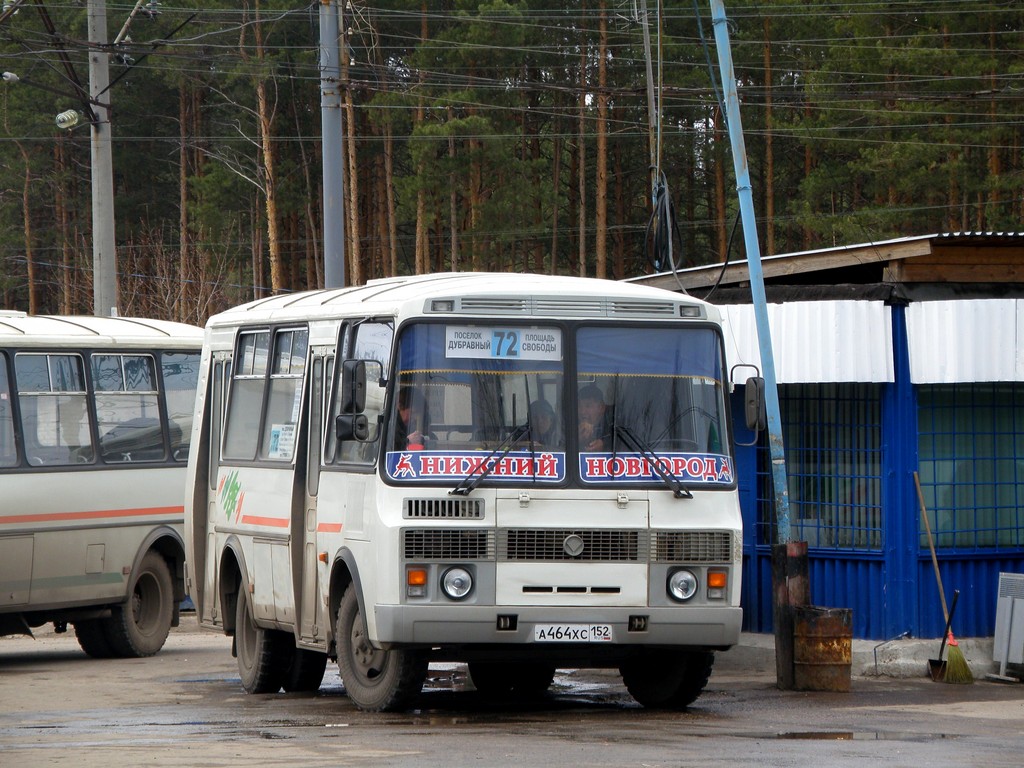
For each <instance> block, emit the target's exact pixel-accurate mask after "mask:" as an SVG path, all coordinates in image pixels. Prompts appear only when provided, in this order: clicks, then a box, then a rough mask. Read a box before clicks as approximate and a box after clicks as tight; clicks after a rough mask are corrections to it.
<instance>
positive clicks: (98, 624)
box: [75, 619, 114, 659]
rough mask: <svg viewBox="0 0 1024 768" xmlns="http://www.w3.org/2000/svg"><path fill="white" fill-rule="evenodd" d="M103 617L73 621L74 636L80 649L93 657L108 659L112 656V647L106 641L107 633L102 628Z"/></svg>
mask: <svg viewBox="0 0 1024 768" xmlns="http://www.w3.org/2000/svg"><path fill="white" fill-rule="evenodd" d="M103 621H104V620H103V619H83V620H82V621H76V622H75V637H76V638H78V644H79V645H80V646H81V647H82V650H83V651H85V652H86V653H87V654H89V655H90V656H92V657H93V658H94V659H109V658H112V657H113V656H114V649H113V648H111V647H110V643H109V642H108V641H107V633H106V632H105V631H104V630H103Z"/></svg>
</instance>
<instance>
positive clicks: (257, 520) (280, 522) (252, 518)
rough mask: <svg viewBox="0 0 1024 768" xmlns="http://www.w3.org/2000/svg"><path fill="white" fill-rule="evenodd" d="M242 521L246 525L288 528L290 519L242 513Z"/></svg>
mask: <svg viewBox="0 0 1024 768" xmlns="http://www.w3.org/2000/svg"><path fill="white" fill-rule="evenodd" d="M242 522H243V523H245V524H246V525H269V526H272V527H274V528H287V527H288V523H289V521H288V519H287V518H281V517H258V516H257V515H242Z"/></svg>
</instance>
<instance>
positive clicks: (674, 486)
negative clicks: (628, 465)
mask: <svg viewBox="0 0 1024 768" xmlns="http://www.w3.org/2000/svg"><path fill="white" fill-rule="evenodd" d="M612 429H613V430H614V431H615V434H616V435H619V436H621V437H622V442H624V443H625V444H626V445H628V446H629V447H630V448H632V449H633V450H634V451H637V452H638V453H639V454H640V455H641V456H643V457H644V458H645V459H647V461H649V462H650V463H651V468H652V469H653V470H654V471H655V472H656V473H657V474H658V477H660V478H661V480H662V482H664V483H665V485H667V486H668V487H669V488H670V489H671V490H672V495H673V496H675V497H676V498H677V499H692V498H693V494H692V493H691V492H690V489H689V488H687V487H686V486H685V485H684V484H683V483H682V482H681V481H680V480H679V478H678V477H676V476H675V475H674V474H672V472H671V471H670V470H669V469H666V468H665V467H664V466H662V463H661V462H660V461H658V455H657V454H656V453H655V452H654V451H652V450H651V447H650V446H649V445H647V443H645V442H644V441H643V440H641V439H640V438H639V437H637V436H636V435H634V434H633V433H632V432H631V431H630V430H629V429H627V428H626V427H623V426H619V425H615V426H614V427H612Z"/></svg>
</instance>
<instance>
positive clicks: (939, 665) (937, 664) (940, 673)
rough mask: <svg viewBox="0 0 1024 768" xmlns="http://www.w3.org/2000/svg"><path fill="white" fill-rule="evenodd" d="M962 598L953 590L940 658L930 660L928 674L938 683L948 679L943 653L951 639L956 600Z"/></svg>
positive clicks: (957, 590)
mask: <svg viewBox="0 0 1024 768" xmlns="http://www.w3.org/2000/svg"><path fill="white" fill-rule="evenodd" d="M958 597H960V590H959V589H954V590H953V601H952V602H951V603H950V605H949V616H947V617H946V631H945V632H943V633H942V643H941V644H940V645H939V658H937V659H928V674H929V675H931V678H932V680H933V681H934V682H936V683H941V682H943V681H944V680H945V679H946V662H945V660H944V659H943V658H942V652H943V651H944V650H945V649H946V638H948V637H949V628H950V626H952V624H953V611H955V610H956V599H957V598H958Z"/></svg>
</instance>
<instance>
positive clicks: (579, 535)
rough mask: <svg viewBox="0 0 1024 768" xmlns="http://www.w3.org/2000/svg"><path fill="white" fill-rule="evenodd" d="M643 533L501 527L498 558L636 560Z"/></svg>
mask: <svg viewBox="0 0 1024 768" xmlns="http://www.w3.org/2000/svg"><path fill="white" fill-rule="evenodd" d="M642 533H644V532H641V531H615V530H571V529H546V528H543V529H515V530H502V531H499V532H498V537H499V541H498V558H499V560H503V561H508V562H515V561H538V560H568V561H587V562H639V561H640V560H641V553H642V552H643V548H642V547H641V545H640V537H641V534H642ZM577 548H578V549H579V552H578V553H576V550H577Z"/></svg>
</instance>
